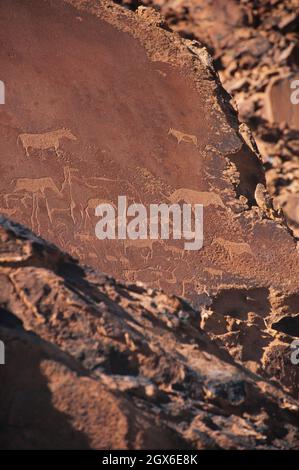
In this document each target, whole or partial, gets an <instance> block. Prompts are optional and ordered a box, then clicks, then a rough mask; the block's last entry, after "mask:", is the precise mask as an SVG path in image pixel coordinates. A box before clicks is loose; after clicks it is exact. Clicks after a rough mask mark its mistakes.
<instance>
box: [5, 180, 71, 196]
mask: <svg viewBox="0 0 299 470" xmlns="http://www.w3.org/2000/svg"><path fill="white" fill-rule="evenodd" d="M46 189H49V190H51V191H53V192H54V193H55V194H56V195H57V196H58V197H61V196H62V194H61V190H59V189H58V188H57V186H56V184H55V183H54V181H53V178H50V177H49V176H46V177H43V178H18V179H17V180H16V184H15V189H14V191H13V192H14V193H15V192H18V191H26V192H28V193H32V194H33V193H39V192H40V193H41V194H42V195H43V196H44V197H46V195H45V190H46Z"/></svg>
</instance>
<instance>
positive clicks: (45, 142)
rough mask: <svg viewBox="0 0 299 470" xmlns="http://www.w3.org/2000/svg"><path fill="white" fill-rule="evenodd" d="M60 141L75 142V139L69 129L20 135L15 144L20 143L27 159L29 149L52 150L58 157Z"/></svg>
mask: <svg viewBox="0 0 299 470" xmlns="http://www.w3.org/2000/svg"><path fill="white" fill-rule="evenodd" d="M61 139H69V140H77V137H75V136H74V135H73V134H72V132H71V131H70V130H69V129H65V128H62V129H57V130H56V131H51V132H45V133H43V134H20V135H19V136H18V139H17V143H19V142H21V143H22V145H23V148H24V150H25V153H26V156H27V157H29V156H30V154H29V149H33V150H49V149H52V148H53V149H54V150H55V153H56V155H57V156H58V157H59V146H60V140H61Z"/></svg>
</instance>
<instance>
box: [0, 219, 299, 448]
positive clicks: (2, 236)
mask: <svg viewBox="0 0 299 470" xmlns="http://www.w3.org/2000/svg"><path fill="white" fill-rule="evenodd" d="M0 240H1V241H0V250H1V261H0V279H1V291H0V306H1V308H0V338H1V340H2V341H4V343H5V352H6V364H5V366H0V380H1V392H0V398H1V409H0V423H1V426H0V429H1V431H0V447H1V448H6V449H7V448H9V449H19V448H20V449H39V448H51V449H53V448H75V449H84V448H93V449H101V448H103V449H107V448H109V449H116V448H122V449H128V448H129V449H132V448H134V449H138V448H146V449H151V448H154V449H157V448H162V449H163V448H164V449H166V448H167V449H186V448H193V449H194V448H197V449H221V448H224V449H236V448H237V449H254V448H257V449H266V448H274V449H291V448H297V447H298V437H299V434H298V414H299V409H298V404H297V402H296V401H295V400H294V399H292V398H291V397H290V396H288V395H287V394H286V393H285V392H284V391H283V390H282V389H281V388H279V387H278V386H277V385H275V384H271V383H270V382H269V381H267V380H264V379H262V378H261V377H260V376H258V375H256V374H253V373H252V372H249V370H247V369H246V368H244V367H242V366H240V365H238V364H237V363H235V362H234V361H233V360H232V359H231V357H230V356H229V355H228V354H227V353H226V352H225V351H224V350H221V349H219V348H218V347H217V345H216V344H215V343H213V342H212V341H211V340H210V339H209V338H208V336H207V335H206V334H205V333H204V332H203V331H202V330H201V329H200V328H199V322H200V315H199V313H198V312H196V311H194V310H193V309H192V308H191V307H190V306H189V305H188V304H187V303H186V302H184V301H182V300H181V299H179V298H177V297H175V296H167V295H166V294H165V293H163V292H162V291H160V290H156V289H150V288H146V287H144V286H142V285H141V284H138V285H133V284H131V285H128V284H127V285H126V284H123V283H117V282H116V281H114V279H112V278H109V277H108V276H106V275H104V274H101V273H99V272H95V271H93V270H91V269H83V268H82V267H80V265H78V264H77V263H76V262H75V261H74V260H72V258H71V257H70V256H69V255H66V254H65V253H62V252H60V251H59V250H58V249H57V248H55V247H54V246H52V245H49V244H48V243H46V242H44V241H43V240H42V239H39V238H37V237H36V236H34V235H33V234H32V233H31V232H29V231H27V230H25V229H24V228H23V227H20V226H18V225H16V224H14V223H12V222H10V221H8V220H7V219H4V218H2V219H1V221H0ZM219 313H222V312H221V311H219ZM16 429H18V432H16Z"/></svg>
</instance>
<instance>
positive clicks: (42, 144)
mask: <svg viewBox="0 0 299 470" xmlns="http://www.w3.org/2000/svg"><path fill="white" fill-rule="evenodd" d="M168 134H169V135H172V136H173V137H175V138H176V139H177V142H178V144H180V143H181V142H188V143H193V144H194V145H195V146H196V147H197V137H196V136H195V135H191V134H185V133H183V132H180V131H178V130H176V129H173V128H170V129H169V131H168ZM61 139H68V140H72V141H76V140H77V137H76V136H74V134H73V133H72V132H71V131H70V129H67V128H65V127H63V128H62V129H57V130H54V131H49V132H44V133H42V134H29V133H24V134H20V135H19V136H18V138H17V143H19V142H21V144H22V146H23V148H24V150H25V154H26V156H27V157H29V156H30V149H32V150H50V149H54V151H55V153H56V155H57V157H59V156H61V155H62V152H61V150H60V141H61Z"/></svg>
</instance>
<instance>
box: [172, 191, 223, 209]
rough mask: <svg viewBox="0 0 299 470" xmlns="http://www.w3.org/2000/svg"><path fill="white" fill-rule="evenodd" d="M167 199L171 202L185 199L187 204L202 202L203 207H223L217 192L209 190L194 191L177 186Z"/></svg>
mask: <svg viewBox="0 0 299 470" xmlns="http://www.w3.org/2000/svg"><path fill="white" fill-rule="evenodd" d="M167 199H168V200H169V201H170V202H172V203H178V202H180V201H185V202H186V203H187V204H193V205H194V204H202V205H203V206H204V207H208V206H216V207H223V208H224V207H225V205H224V203H223V201H222V199H221V197H220V196H219V194H217V193H213V192H210V191H195V190H193V189H188V188H179V189H177V190H176V191H174V192H173V193H172V194H171V195H170V196H168V197H167Z"/></svg>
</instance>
